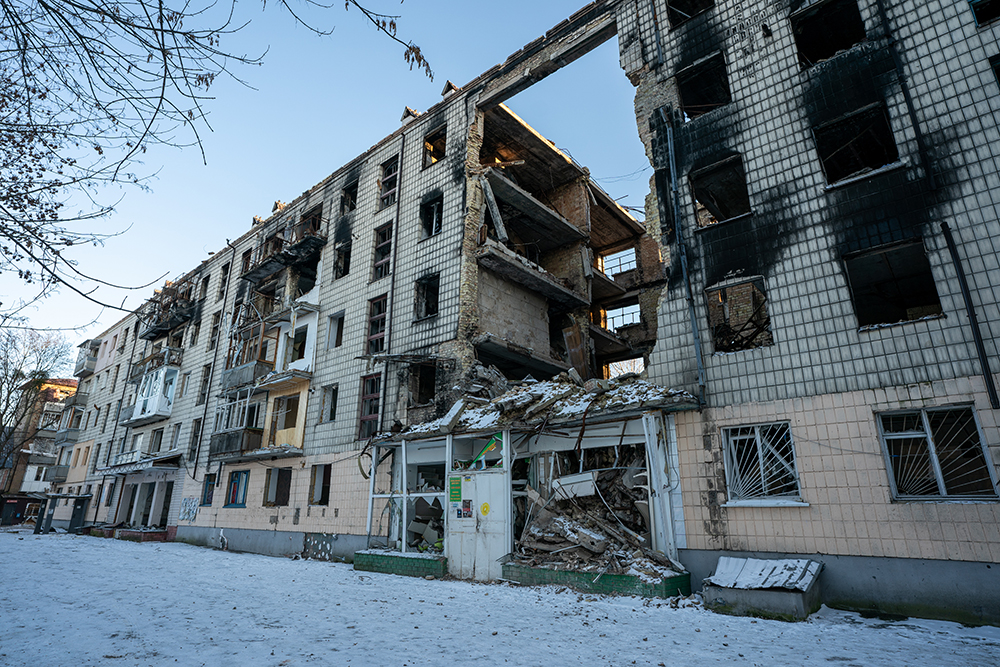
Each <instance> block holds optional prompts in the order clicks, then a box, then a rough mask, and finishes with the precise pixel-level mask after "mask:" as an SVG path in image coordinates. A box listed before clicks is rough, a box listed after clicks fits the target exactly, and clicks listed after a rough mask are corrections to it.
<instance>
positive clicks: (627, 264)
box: [597, 248, 636, 278]
mask: <svg viewBox="0 0 1000 667" xmlns="http://www.w3.org/2000/svg"><path fill="white" fill-rule="evenodd" d="M635 267H636V263H635V248H625V249H624V250H619V251H618V252H609V253H605V254H602V255H598V256H597V268H599V269H600V270H601V273H603V274H604V275H606V276H607V277H609V278H612V277H614V276H616V275H618V274H619V273H625V272H626V271H631V270H632V269H634V268H635Z"/></svg>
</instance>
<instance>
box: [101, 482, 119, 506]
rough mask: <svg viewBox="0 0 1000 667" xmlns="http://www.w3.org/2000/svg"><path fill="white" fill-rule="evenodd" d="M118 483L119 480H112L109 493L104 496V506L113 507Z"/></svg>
mask: <svg viewBox="0 0 1000 667" xmlns="http://www.w3.org/2000/svg"><path fill="white" fill-rule="evenodd" d="M117 485H118V480H116V479H113V480H111V484H109V485H108V491H107V495H106V496H104V506H105V507H111V501H112V499H113V498H114V497H115V486H117Z"/></svg>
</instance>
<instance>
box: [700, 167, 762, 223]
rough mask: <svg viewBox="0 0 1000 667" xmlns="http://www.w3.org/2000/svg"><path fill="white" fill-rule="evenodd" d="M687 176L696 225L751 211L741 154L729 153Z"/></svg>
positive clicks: (723, 219)
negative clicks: (722, 158) (729, 154)
mask: <svg viewBox="0 0 1000 667" xmlns="http://www.w3.org/2000/svg"><path fill="white" fill-rule="evenodd" d="M690 178H691V193H692V194H693V196H694V209H695V214H696V216H697V221H698V227H699V228H703V227H709V226H711V225H715V224H718V223H720V222H725V221H727V220H732V219H734V218H738V217H740V216H743V215H748V214H749V213H750V212H751V211H750V194H749V193H748V192H747V179H746V173H745V172H744V171H743V157H742V156H740V155H733V156H731V157H728V158H726V159H725V160H722V161H720V162H716V163H715V164H713V165H709V166H708V167H704V168H702V169H698V170H697V171H693V172H691V176H690Z"/></svg>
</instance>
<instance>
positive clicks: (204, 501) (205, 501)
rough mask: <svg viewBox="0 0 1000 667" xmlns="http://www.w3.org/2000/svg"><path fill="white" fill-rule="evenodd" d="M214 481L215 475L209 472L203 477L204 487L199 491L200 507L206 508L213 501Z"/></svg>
mask: <svg viewBox="0 0 1000 667" xmlns="http://www.w3.org/2000/svg"><path fill="white" fill-rule="evenodd" d="M215 479H216V474H215V473H214V472H210V473H208V474H207V475H205V486H204V488H203V489H202V490H201V505H202V507H206V506H209V505H211V504H212V500H214V499H215Z"/></svg>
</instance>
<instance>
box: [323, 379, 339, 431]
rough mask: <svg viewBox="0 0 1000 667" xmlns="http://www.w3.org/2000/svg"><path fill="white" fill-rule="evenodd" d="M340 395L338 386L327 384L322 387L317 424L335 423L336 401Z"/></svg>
mask: <svg viewBox="0 0 1000 667" xmlns="http://www.w3.org/2000/svg"><path fill="white" fill-rule="evenodd" d="M339 394H340V385H339V384H336V383H335V384H328V385H326V386H325V387H323V404H322V406H321V407H320V414H319V423H321V424H329V423H331V422H335V421H337V399H338V398H339Z"/></svg>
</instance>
